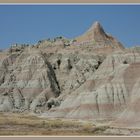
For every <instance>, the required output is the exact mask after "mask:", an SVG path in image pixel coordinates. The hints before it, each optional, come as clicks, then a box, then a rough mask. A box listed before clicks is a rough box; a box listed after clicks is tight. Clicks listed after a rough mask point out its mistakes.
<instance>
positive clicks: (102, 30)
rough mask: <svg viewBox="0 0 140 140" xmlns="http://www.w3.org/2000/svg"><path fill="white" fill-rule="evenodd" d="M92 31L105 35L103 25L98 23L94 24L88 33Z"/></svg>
mask: <svg viewBox="0 0 140 140" xmlns="http://www.w3.org/2000/svg"><path fill="white" fill-rule="evenodd" d="M91 30H93V31H101V32H102V33H105V32H104V29H103V27H102V26H101V24H100V23H99V22H98V21H96V22H94V23H93V24H92V26H91V27H90V28H89V30H88V31H91Z"/></svg>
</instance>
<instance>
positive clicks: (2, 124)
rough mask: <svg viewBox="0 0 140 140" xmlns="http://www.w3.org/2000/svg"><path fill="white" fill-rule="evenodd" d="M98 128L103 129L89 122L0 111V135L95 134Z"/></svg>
mask: <svg viewBox="0 0 140 140" xmlns="http://www.w3.org/2000/svg"><path fill="white" fill-rule="evenodd" d="M99 130H100V132H101V131H104V129H102V128H101V129H100V128H99V127H98V130H97V129H96V127H95V125H93V124H92V123H89V122H84V123H82V122H80V121H77V120H62V119H46V118H39V117H36V116H33V115H26V114H15V113H10V114H3V113H0V135H96V134H98V132H99Z"/></svg>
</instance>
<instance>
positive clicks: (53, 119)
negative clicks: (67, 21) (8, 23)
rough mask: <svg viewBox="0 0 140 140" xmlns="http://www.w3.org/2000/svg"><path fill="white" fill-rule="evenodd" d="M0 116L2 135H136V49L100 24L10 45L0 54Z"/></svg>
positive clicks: (139, 73) (139, 128)
mask: <svg viewBox="0 0 140 140" xmlns="http://www.w3.org/2000/svg"><path fill="white" fill-rule="evenodd" d="M0 112H1V114H0V124H1V126H0V130H2V131H0V134H1V135H14V134H16V135H26V134H27V135H28V134H30V135H58V134H59V135H81V134H83V135H84V134H85V135H140V48H139V47H131V48H125V46H123V44H121V43H120V42H119V41H118V40H117V39H116V38H114V37H113V36H112V35H110V34H108V33H106V32H105V31H104V29H103V27H102V26H101V25H100V23H99V22H95V23H94V24H93V25H92V26H91V27H90V28H89V29H88V30H87V31H86V32H85V33H84V34H83V35H80V36H78V37H76V38H74V39H67V38H65V37H62V36H60V37H56V38H54V39H46V40H40V41H38V43H37V44H34V45H30V44H14V45H12V46H11V47H10V48H9V49H7V50H3V51H1V52H0ZM35 128H36V129H35ZM17 129H18V130H19V133H18V132H17ZM20 129H21V130H22V131H20ZM34 129H35V130H34ZM27 130H28V131H27ZM39 130H40V131H39ZM60 131H61V132H60ZM37 132H38V133H37Z"/></svg>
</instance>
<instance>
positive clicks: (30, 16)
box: [0, 5, 140, 49]
mask: <svg viewBox="0 0 140 140" xmlns="http://www.w3.org/2000/svg"><path fill="white" fill-rule="evenodd" d="M95 21H99V22H100V23H101V24H102V26H103V27H104V29H105V31H106V32H108V33H110V34H112V35H113V36H115V37H116V38H117V39H118V40H119V41H121V42H122V43H123V44H124V45H125V46H126V47H130V46H136V45H140V5H114V6H113V5H0V49H5V48H8V47H9V46H10V45H11V44H14V43H19V44H20V43H29V44H34V43H36V42H37V41H38V40H42V39H46V38H53V37H56V36H65V37H67V38H74V37H76V36H79V35H81V34H82V33H84V32H85V31H86V30H87V29H88V28H89V27H90V26H91V25H92V24H93V22H95Z"/></svg>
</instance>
